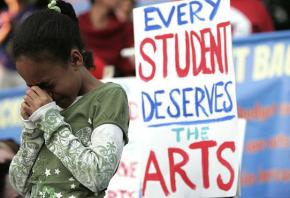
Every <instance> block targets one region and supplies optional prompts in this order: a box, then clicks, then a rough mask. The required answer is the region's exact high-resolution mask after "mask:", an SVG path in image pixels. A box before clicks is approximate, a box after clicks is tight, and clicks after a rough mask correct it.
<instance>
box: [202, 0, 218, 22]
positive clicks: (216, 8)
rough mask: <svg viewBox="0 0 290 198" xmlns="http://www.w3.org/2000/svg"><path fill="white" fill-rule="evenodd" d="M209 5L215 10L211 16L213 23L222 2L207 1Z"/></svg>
mask: <svg viewBox="0 0 290 198" xmlns="http://www.w3.org/2000/svg"><path fill="white" fill-rule="evenodd" d="M205 1H206V2H207V3H209V4H210V5H211V6H212V7H213V10H212V12H211V14H210V16H209V19H210V20H211V21H212V20H213V18H214V17H215V15H216V13H217V11H218V9H219V6H220V3H221V0H217V1H216V2H213V1H212V0H205Z"/></svg>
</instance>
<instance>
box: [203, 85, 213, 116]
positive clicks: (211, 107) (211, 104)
mask: <svg viewBox="0 0 290 198" xmlns="http://www.w3.org/2000/svg"><path fill="white" fill-rule="evenodd" d="M204 89H205V93H206V97H207V101H208V107H209V112H210V113H211V114H212V113H213V99H214V89H211V94H210V93H209V91H208V89H207V87H206V86H204Z"/></svg>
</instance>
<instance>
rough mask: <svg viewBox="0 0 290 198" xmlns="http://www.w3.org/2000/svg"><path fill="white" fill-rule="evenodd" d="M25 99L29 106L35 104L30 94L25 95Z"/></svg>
mask: <svg viewBox="0 0 290 198" xmlns="http://www.w3.org/2000/svg"><path fill="white" fill-rule="evenodd" d="M23 99H24V102H26V103H27V104H28V106H31V105H32V104H33V99H32V97H30V96H29V95H25V96H24V97H23Z"/></svg>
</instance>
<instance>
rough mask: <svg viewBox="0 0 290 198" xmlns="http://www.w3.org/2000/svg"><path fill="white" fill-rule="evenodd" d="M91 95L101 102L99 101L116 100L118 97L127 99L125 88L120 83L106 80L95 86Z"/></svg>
mask: <svg viewBox="0 0 290 198" xmlns="http://www.w3.org/2000/svg"><path fill="white" fill-rule="evenodd" d="M93 95H94V96H95V97H96V98H97V99H98V100H99V101H100V102H101V101H110V100H111V99H112V100H116V99H119V98H123V97H125V98H126V99H127V95H126V92H125V90H124V89H123V88H122V86H121V85H119V84H117V83H113V82H107V83H104V84H102V85H101V86H100V87H98V88H96V89H95V90H94V91H93Z"/></svg>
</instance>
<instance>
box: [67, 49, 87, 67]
mask: <svg viewBox="0 0 290 198" xmlns="http://www.w3.org/2000/svg"><path fill="white" fill-rule="evenodd" d="M70 56H71V65H72V67H73V68H74V69H75V70H79V68H80V67H82V66H84V59H83V56H82V54H81V52H80V51H79V50H77V49H72V50H71V52H70Z"/></svg>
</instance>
